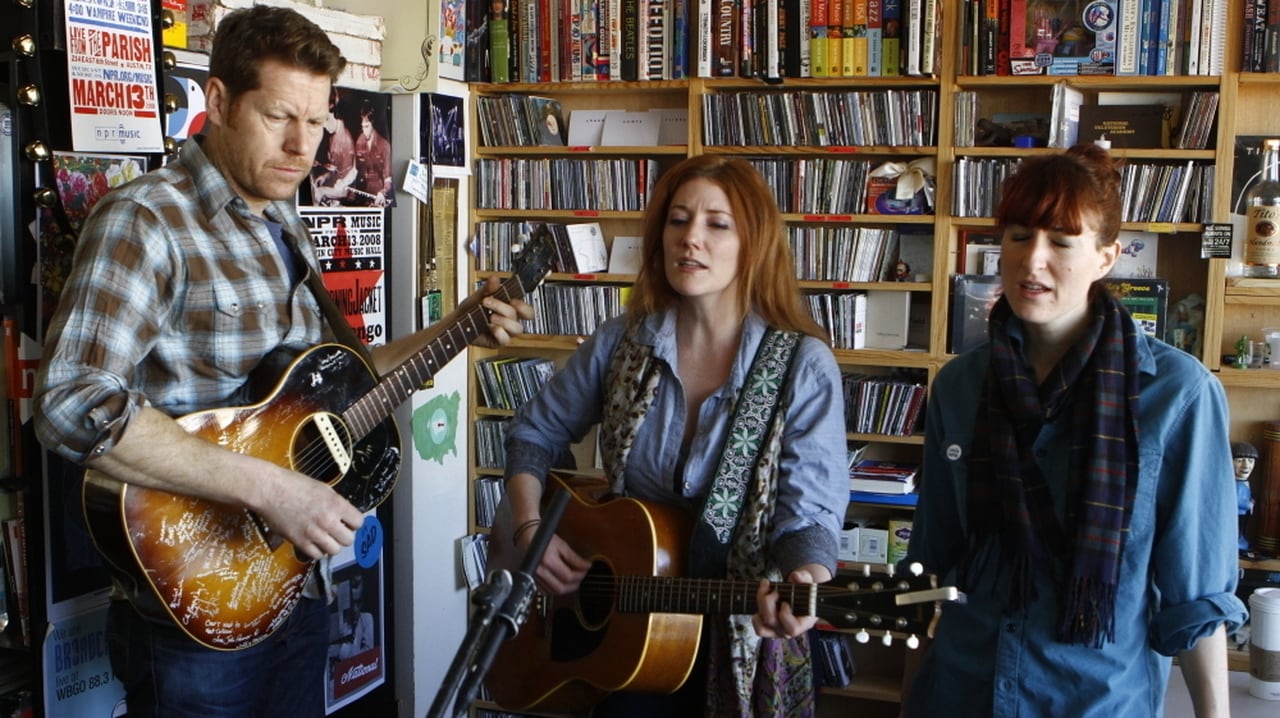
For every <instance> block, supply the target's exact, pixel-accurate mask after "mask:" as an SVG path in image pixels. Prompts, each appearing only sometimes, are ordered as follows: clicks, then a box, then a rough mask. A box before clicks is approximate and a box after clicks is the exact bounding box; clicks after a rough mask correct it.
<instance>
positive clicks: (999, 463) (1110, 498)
mask: <svg viewBox="0 0 1280 718" xmlns="http://www.w3.org/2000/svg"><path fill="white" fill-rule="evenodd" d="M1089 306H1090V310H1091V313H1092V321H1091V323H1090V325H1089V328H1088V329H1087V330H1086V331H1085V333H1084V335H1083V336H1082V337H1080V339H1078V340H1077V341H1076V343H1075V345H1074V346H1072V347H1071V348H1070V349H1069V350H1068V351H1067V353H1066V354H1065V355H1064V356H1063V357H1062V360H1061V361H1060V362H1059V363H1058V365H1057V366H1056V367H1054V369H1053V371H1052V372H1051V373H1050V374H1049V376H1048V377H1046V378H1045V380H1044V381H1043V382H1042V383H1041V384H1040V386H1039V387H1037V386H1036V383H1035V379H1034V377H1033V376H1032V374H1031V370H1030V368H1029V367H1028V366H1027V364H1026V362H1025V361H1024V360H1023V358H1022V355H1021V353H1020V352H1019V351H1018V350H1017V349H1016V348H1015V347H1014V346H1013V343H1012V341H1011V340H1010V337H1009V332H1008V327H1007V322H1008V320H1009V318H1010V317H1011V316H1012V311H1011V310H1010V308H1009V303H1008V301H1007V300H1006V299H1005V298H1003V297H1002V298H1001V299H1000V300H999V301H998V302H997V303H996V305H995V307H993V308H992V310H991V317H990V319H989V321H988V327H989V334H990V346H991V361H990V364H989V365H988V369H987V377H986V383H985V385H984V388H983V391H982V399H981V403H980V405H979V409H978V417H979V420H978V422H977V428H976V430H975V435H974V440H973V448H972V451H971V454H970V459H969V491H968V502H967V510H968V514H969V519H970V525H971V526H972V527H973V535H972V541H971V543H970V546H969V550H968V554H967V555H966V557H965V559H964V560H963V561H962V563H961V567H960V584H961V586H962V587H964V586H965V585H967V584H969V579H972V578H973V577H976V576H977V575H978V569H979V568H980V567H979V566H977V565H976V563H975V562H976V557H977V556H978V555H979V553H980V552H981V548H982V546H983V545H984V544H985V543H986V542H985V541H984V539H986V538H989V537H992V536H995V537H997V538H998V539H999V541H1000V543H1001V546H1002V548H1003V555H1004V556H1005V557H1006V559H1005V560H1006V566H1004V568H1006V569H1008V570H1009V571H1010V572H1011V573H1010V577H1011V590H1010V595H1009V597H1008V601H1007V605H1006V607H1005V609H1006V611H1009V612H1013V611H1018V610H1021V609H1023V608H1025V607H1026V606H1027V605H1028V603H1030V602H1031V601H1033V600H1034V599H1035V598H1036V595H1035V589H1034V585H1033V581H1032V571H1034V570H1052V569H1051V568H1050V567H1053V566H1055V562H1054V560H1053V559H1054V557H1057V556H1065V557H1068V560H1067V561H1065V562H1064V563H1063V565H1064V566H1069V567H1070V569H1069V570H1070V575H1069V576H1067V577H1065V578H1064V577H1062V576H1055V577H1054V578H1055V583H1056V584H1057V586H1058V588H1059V591H1058V593H1059V594H1060V595H1061V596H1062V605H1061V606H1060V607H1059V614H1058V639H1059V640H1061V641H1063V642H1065V643H1081V644H1085V645H1090V646H1093V647H1095V648H1099V647H1101V646H1102V644H1103V642H1104V641H1114V640H1115V597H1116V587H1117V586H1118V585H1119V574H1120V560H1121V554H1122V553H1123V551H1124V545H1125V539H1126V538H1127V537H1128V532H1129V520H1130V517H1131V516H1132V514H1133V502H1134V494H1135V491H1136V488H1137V481H1138V425H1137V417H1138V369H1137V364H1138V353H1137V341H1138V340H1137V329H1136V327H1135V325H1134V323H1133V322H1132V321H1131V320H1130V319H1129V316H1128V313H1127V312H1126V311H1125V310H1124V308H1123V307H1122V306H1121V305H1120V303H1119V302H1117V301H1116V300H1115V299H1113V298H1112V297H1111V296H1110V295H1109V294H1108V293H1107V292H1106V291H1105V290H1103V289H1102V288H1100V287H1097V286H1095V287H1094V290H1093V292H1092V293H1091V296H1090V304H1089ZM1068 409H1069V410H1070V412H1071V453H1070V466H1069V469H1068V476H1069V477H1070V478H1069V482H1070V483H1069V485H1068V486H1067V487H1066V489H1067V502H1066V506H1067V516H1066V523H1065V525H1063V523H1062V522H1060V521H1059V520H1058V516H1057V514H1056V513H1055V511H1054V508H1053V497H1052V494H1051V493H1050V490H1049V486H1048V484H1047V483H1046V482H1045V478H1044V475H1043V474H1042V473H1041V471H1040V468H1039V466H1038V465H1037V463H1036V460H1035V457H1034V455H1033V454H1032V447H1033V446H1034V443H1035V440H1036V437H1037V435H1038V434H1039V432H1040V429H1041V427H1043V426H1044V424H1045V422H1047V421H1050V420H1052V419H1054V418H1055V417H1056V416H1057V415H1058V414H1059V413H1060V412H1062V411H1065V410H1068ZM984 418H985V419H986V420H985V421H983V420H982V419H984ZM1055 573H1056V572H1055Z"/></svg>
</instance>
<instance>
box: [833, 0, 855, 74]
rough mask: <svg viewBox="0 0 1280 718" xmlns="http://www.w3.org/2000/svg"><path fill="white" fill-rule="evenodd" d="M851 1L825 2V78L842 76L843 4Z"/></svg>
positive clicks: (834, 0) (835, 0)
mask: <svg viewBox="0 0 1280 718" xmlns="http://www.w3.org/2000/svg"><path fill="white" fill-rule="evenodd" d="M846 2H853V0H827V77H841V76H843V75H844V4H845V3H846Z"/></svg>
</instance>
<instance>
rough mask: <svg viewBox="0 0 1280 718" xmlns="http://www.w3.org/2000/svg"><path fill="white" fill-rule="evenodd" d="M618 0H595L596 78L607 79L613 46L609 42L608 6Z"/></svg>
mask: <svg viewBox="0 0 1280 718" xmlns="http://www.w3.org/2000/svg"><path fill="white" fill-rule="evenodd" d="M616 2H618V0H597V2H596V48H597V51H596V72H595V78H596V79H597V80H608V79H609V62H610V58H609V56H610V54H611V53H612V52H613V47H612V46H611V45H610V44H609V40H610V37H609V7H610V6H611V5H613V4H614V3H616Z"/></svg>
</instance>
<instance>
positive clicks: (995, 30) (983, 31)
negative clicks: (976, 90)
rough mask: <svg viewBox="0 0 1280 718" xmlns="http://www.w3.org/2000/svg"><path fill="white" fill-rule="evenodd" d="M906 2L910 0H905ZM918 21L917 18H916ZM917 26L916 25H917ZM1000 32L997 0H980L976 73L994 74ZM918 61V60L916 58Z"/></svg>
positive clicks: (910, 0)
mask: <svg viewBox="0 0 1280 718" xmlns="http://www.w3.org/2000/svg"><path fill="white" fill-rule="evenodd" d="M907 2H908V3H910V2H912V0H907ZM917 22H918V20H917ZM917 27H918V26H917ZM999 34H1000V4H999V0H982V16H981V19H980V21H979V29H978V63H979V64H978V73H977V74H979V75H994V74H996V48H997V45H998V44H999ZM917 62H918V60H917Z"/></svg>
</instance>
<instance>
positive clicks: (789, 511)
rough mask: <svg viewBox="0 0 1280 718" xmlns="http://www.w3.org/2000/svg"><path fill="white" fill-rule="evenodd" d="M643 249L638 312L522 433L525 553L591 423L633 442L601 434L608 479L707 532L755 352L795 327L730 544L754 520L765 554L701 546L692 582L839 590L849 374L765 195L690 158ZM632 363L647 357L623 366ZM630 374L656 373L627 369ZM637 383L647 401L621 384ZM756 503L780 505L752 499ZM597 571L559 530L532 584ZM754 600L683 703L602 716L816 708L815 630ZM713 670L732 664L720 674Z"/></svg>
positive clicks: (732, 171)
mask: <svg viewBox="0 0 1280 718" xmlns="http://www.w3.org/2000/svg"><path fill="white" fill-rule="evenodd" d="M642 251H643V259H642V261H643V266H642V268H641V270H640V273H639V275H638V276H637V278H636V283H635V286H634V288H633V289H632V293H631V296H630V299H629V301H628V304H627V311H626V313H625V315H624V316H622V317H618V318H616V319H614V320H611V321H609V322H607V323H605V324H604V325H602V326H601V328H600V329H599V330H597V331H596V332H595V333H594V334H593V335H592V336H591V337H590V338H589V339H588V340H587V341H586V343H584V344H583V345H582V347H580V348H579V349H578V351H576V352H575V353H574V354H573V356H572V357H570V358H569V360H568V362H567V364H566V366H565V367H564V369H562V370H561V371H560V372H558V373H557V374H556V375H555V377H554V378H552V379H551V381H550V382H549V383H548V384H547V385H546V386H545V387H543V389H542V390H541V391H540V393H539V394H538V396H537V397H536V398H534V399H533V400H531V401H530V402H528V403H526V404H525V405H524V406H523V407H522V408H521V410H520V411H519V413H518V414H517V416H516V418H515V420H514V421H513V423H512V426H511V429H510V431H509V436H508V439H507V443H506V449H507V463H506V476H507V484H506V488H507V497H508V501H509V503H510V507H511V517H512V526H513V527H515V528H514V529H513V540H514V541H515V543H516V545H518V546H519V547H521V548H522V549H523V548H524V547H526V546H527V545H528V544H529V542H530V540H531V539H532V537H533V535H534V533H535V531H534V527H535V526H536V524H537V522H538V519H539V517H540V515H541V513H540V508H539V503H540V500H541V498H542V495H543V489H544V482H545V480H546V476H547V473H548V471H549V470H550V468H551V467H552V466H553V465H556V466H561V465H563V464H560V463H557V462H556V457H559V456H561V455H563V453H564V452H565V451H566V450H567V449H568V447H569V446H570V445H571V444H573V443H575V442H577V441H579V440H581V439H582V437H583V436H584V435H585V434H586V432H587V431H588V430H589V429H590V428H591V427H592V426H593V425H595V424H596V423H600V424H601V425H602V432H603V434H604V435H605V436H607V437H621V438H618V439H617V440H610V439H606V440H604V441H602V447H604V448H602V452H601V453H602V457H603V463H604V467H605V473H606V475H607V477H608V478H610V479H611V483H612V486H613V488H614V489H615V491H617V492H619V493H625V494H627V495H628V496H631V497H634V498H638V499H642V500H647V501H651V502H662V503H665V504H674V505H676V506H679V507H682V508H683V509H685V510H687V511H688V513H689V515H690V518H691V519H697V520H695V522H694V525H695V532H696V531H697V528H696V527H698V526H700V525H701V519H702V518H703V517H704V516H705V515H706V512H708V511H709V510H712V509H714V508H715V505H716V504H717V503H718V502H717V501H714V500H713V501H708V499H707V497H708V494H709V492H711V491H712V487H713V486H715V487H720V486H721V485H722V484H720V483H719V482H718V481H717V479H718V469H719V467H720V466H721V457H722V456H723V455H725V454H726V452H728V451H729V450H730V448H731V447H735V446H736V444H737V442H739V440H740V439H741V438H742V437H741V436H739V435H738V434H735V435H734V436H733V439H732V440H730V438H729V432H730V428H731V426H734V425H735V424H734V423H733V421H734V414H735V411H734V408H735V406H736V405H740V404H747V405H752V404H753V403H754V402H753V397H752V395H751V392H744V391H743V389H744V385H746V381H747V380H748V377H749V376H751V374H752V366H753V359H754V358H755V357H756V355H757V349H758V348H760V347H761V346H762V344H764V343H765V342H766V341H768V338H769V337H772V336H776V333H774V332H770V331H769V330H771V329H775V330H787V331H790V332H798V333H799V336H800V338H799V343H798V344H797V345H796V348H795V353H794V359H793V360H792V364H791V368H790V370H789V374H788V375H786V376H789V378H788V379H786V381H785V383H784V384H783V385H782V388H781V390H780V391H779V394H778V396H777V400H776V408H777V411H778V414H777V415H776V417H777V419H778V420H780V422H781V423H780V424H779V426H781V427H782V428H781V429H780V430H778V431H775V432H773V433H771V436H774V437H776V438H777V443H776V444H775V445H774V446H773V448H772V451H771V452H770V451H764V452H762V457H764V458H762V459H761V463H760V464H757V466H764V465H765V463H764V462H766V461H767V462H771V463H770V465H771V466H772V467H773V468H772V469H770V470H769V472H768V473H770V474H771V475H772V477H773V479H774V482H773V485H774V489H771V490H770V491H769V492H766V493H763V494H762V493H760V492H758V491H753V490H752V489H751V488H748V489H747V491H746V492H745V493H746V495H747V497H748V498H747V499H746V500H745V501H744V504H754V505H756V506H761V507H763V508H761V509H760V510H759V512H758V513H759V515H761V516H762V520H761V521H759V522H758V523H757V522H750V521H748V519H747V518H746V517H748V516H749V515H750V511H749V509H748V508H747V506H745V505H744V507H743V509H742V513H741V517H742V518H741V520H738V522H737V523H736V530H737V534H736V535H735V539H734V540H735V541H737V536H741V535H743V534H744V533H746V532H747V531H748V529H747V528H744V525H746V524H749V523H750V524H751V525H753V526H759V527H760V528H759V529H758V534H759V539H760V543H759V545H758V550H757V551H752V552H748V553H751V554H758V555H755V556H754V558H751V559H749V560H748V561H746V562H744V561H743V560H742V559H741V558H739V557H737V556H736V555H735V554H734V553H732V552H730V554H729V557H728V559H727V560H725V559H723V558H722V559H720V560H718V561H712V562H706V563H702V562H699V561H698V560H697V556H698V554H699V548H700V547H702V546H705V544H700V543H699V541H698V539H697V538H695V539H694V540H693V541H692V542H691V549H692V550H691V551H690V563H691V566H692V569H691V573H692V575H694V576H696V577H711V578H725V577H726V576H727V577H732V578H735V579H746V580H750V581H752V582H753V585H754V582H755V581H756V580H758V579H761V578H764V577H766V576H768V577H770V578H773V579H775V580H776V579H782V578H784V577H785V578H786V579H788V580H789V581H792V582H796V583H812V582H823V581H826V580H828V579H830V578H831V576H832V575H833V572H834V570H835V564H836V550H837V545H838V539H837V537H838V532H839V529H840V525H841V522H842V520H843V517H844V509H845V506H846V505H847V503H848V482H847V478H848V475H847V468H846V458H845V457H846V445H845V428H844V403H843V398H842V393H841V383H840V372H839V368H838V367H837V365H836V363H835V359H834V357H833V356H832V354H831V351H830V349H829V348H828V337H827V334H826V332H824V331H823V330H822V329H820V328H819V327H818V326H817V325H816V324H815V323H814V322H813V320H812V319H811V318H810V317H809V315H808V314H807V312H806V311H805V309H804V307H803V305H802V304H801V302H800V294H799V289H798V285H797V282H796V278H795V277H796V274H795V269H794V265H793V263H792V259H791V256H790V250H789V249H788V246H787V243H786V240H785V235H784V233H783V229H782V222H781V216H780V214H779V212H778V208H777V205H776V203H775V202H774V199H773V195H772V193H771V191H770V190H769V187H768V185H767V184H765V182H764V180H763V178H762V177H761V176H760V175H759V173H758V172H756V170H755V169H754V168H752V166H751V165H750V164H749V163H747V162H745V161H743V160H740V159H726V158H723V157H710V156H704V157H694V158H690V159H688V160H685V161H683V162H681V163H680V164H678V165H676V166H675V167H673V168H671V169H669V170H667V172H666V173H664V174H663V176H662V177H661V178H660V179H659V181H658V183H657V185H656V187H655V189H654V191H653V194H652V198H651V200H650V204H649V207H648V210H647V214H646V217H645V223H644V246H643V250H642ZM632 355H634V356H636V357H639V359H638V360H637V361H636V362H628V361H623V362H619V361H618V360H617V359H618V357H628V356H632ZM632 364H643V365H644V366H647V367H649V370H647V371H636V370H628V369H627V367H628V366H631V365H632ZM632 386H635V387H642V386H643V387H645V390H644V391H635V392H631V391H629V390H628V391H621V392H620V391H619V387H628V388H629V387H632ZM619 415H622V416H621V418H620V419H619ZM640 416H642V417H643V418H642V419H641V420H639V421H638V424H637V422H636V418H637V417H640ZM618 445H624V446H625V447H626V450H625V451H621V450H619V449H618ZM610 447H613V448H610ZM755 473H756V475H758V474H759V470H758V469H757V470H756V472H755ZM753 481H754V479H753ZM717 495H719V494H717ZM761 495H764V496H767V497H768V498H764V499H759V500H756V499H758V497H759V496H761ZM736 496H737V497H741V496H742V494H741V493H739V494H736ZM698 535H699V534H697V533H695V537H696V536H698ZM509 538H511V537H507V536H498V537H496V538H491V542H492V541H506V540H508V539H509ZM734 545H735V547H737V546H738V545H739V544H738V543H735V544H734ZM752 561H756V562H757V563H752ZM589 565H590V564H589V563H588V561H587V559H586V558H584V557H582V556H580V555H579V554H578V552H577V551H576V550H575V547H573V546H570V545H568V544H567V543H566V542H565V541H564V540H562V539H561V538H560V537H559V536H557V537H555V538H553V539H552V541H551V544H550V546H549V547H548V549H547V552H546V554H545V555H544V557H543V560H542V563H541V565H540V566H539V568H538V570H537V576H536V577H537V581H538V583H539V585H540V586H541V587H542V589H543V590H544V591H546V592H548V593H551V594H555V595H566V594H571V593H573V592H574V591H576V590H577V589H578V587H579V586H580V585H581V583H582V580H583V577H584V574H585V572H586V570H587V568H588V566H589ZM700 567H701V570H699V568H700ZM585 588H586V587H584V591H585ZM757 597H758V599H759V602H760V603H761V608H760V612H759V613H758V614H756V615H755V616H754V617H753V619H752V620H747V619H746V618H745V617H743V618H741V619H739V622H738V623H733V624H732V627H730V622H722V621H723V620H724V619H722V618H718V619H711V618H708V619H706V621H704V626H707V625H712V626H713V628H712V629H711V630H710V632H708V630H705V629H704V632H703V633H704V640H703V642H702V644H701V645H702V646H704V647H705V646H707V645H711V646H713V647H712V648H710V649H706V650H704V651H703V655H702V657H701V658H700V659H699V661H698V662H697V665H696V666H695V667H694V669H693V672H692V675H691V677H690V678H689V679H688V680H687V681H686V682H685V683H684V686H683V687H682V688H681V689H680V690H679V691H678V692H677V693H676V695H674V696H667V695H657V694H646V693H614V694H613V695H612V696H610V697H608V698H606V699H605V702H604V703H603V704H602V705H600V706H597V709H596V712H595V713H594V715H597V716H605V715H607V716H624V715H637V716H653V715H667V716H682V715H695V716H697V715H704V714H705V715H720V716H732V715H743V716H750V715H753V714H754V715H797V716H798V715H806V714H809V713H810V712H811V711H812V709H813V686H812V680H811V675H810V671H809V664H808V661H807V657H808V650H807V644H806V643H805V637H804V635H803V634H804V632H805V631H806V630H807V629H808V628H811V627H812V626H813V625H814V623H815V619H814V618H813V617H811V616H809V617H796V616H795V615H793V613H792V611H791V609H790V607H788V606H786V605H785V604H782V605H781V607H779V604H778V602H777V594H776V593H775V592H771V591H770V590H769V588H768V586H767V584H763V583H762V587H761V589H760V591H759V593H758V595H757ZM797 613H799V611H797ZM721 629H723V630H721ZM753 629H754V631H753ZM717 630H720V632H719V633H716V631H717ZM752 634H754V635H752ZM757 636H758V637H762V638H763V639H764V640H763V641H761V640H760V639H759V638H757ZM775 639H784V640H782V641H776V640H775ZM771 641H774V642H773V643H771ZM730 643H732V644H733V645H734V646H735V647H737V648H741V649H742V650H743V651H744V654H743V655H758V656H760V659H759V660H758V662H757V661H755V660H748V661H742V662H738V663H737V664H735V665H734V667H735V668H739V669H744V670H734V669H733V668H731V667H730V663H731V661H730V660H729V650H730V649H729V648H728V644H730ZM779 644H786V645H781V646H780V645H779ZM766 656H768V657H770V658H766ZM600 658H601V659H602V660H608V659H609V658H610V657H609V656H601V657H600ZM771 658H776V659H778V660H776V661H774V660H771ZM718 659H719V665H720V666H721V668H723V669H724V670H719V671H717V670H716V669H715V668H714V667H709V666H710V665H711V664H715V663H717V660H718ZM757 669H758V670H757ZM753 674H754V676H753ZM717 676H718V678H717ZM704 684H706V685H705V687H704Z"/></svg>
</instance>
